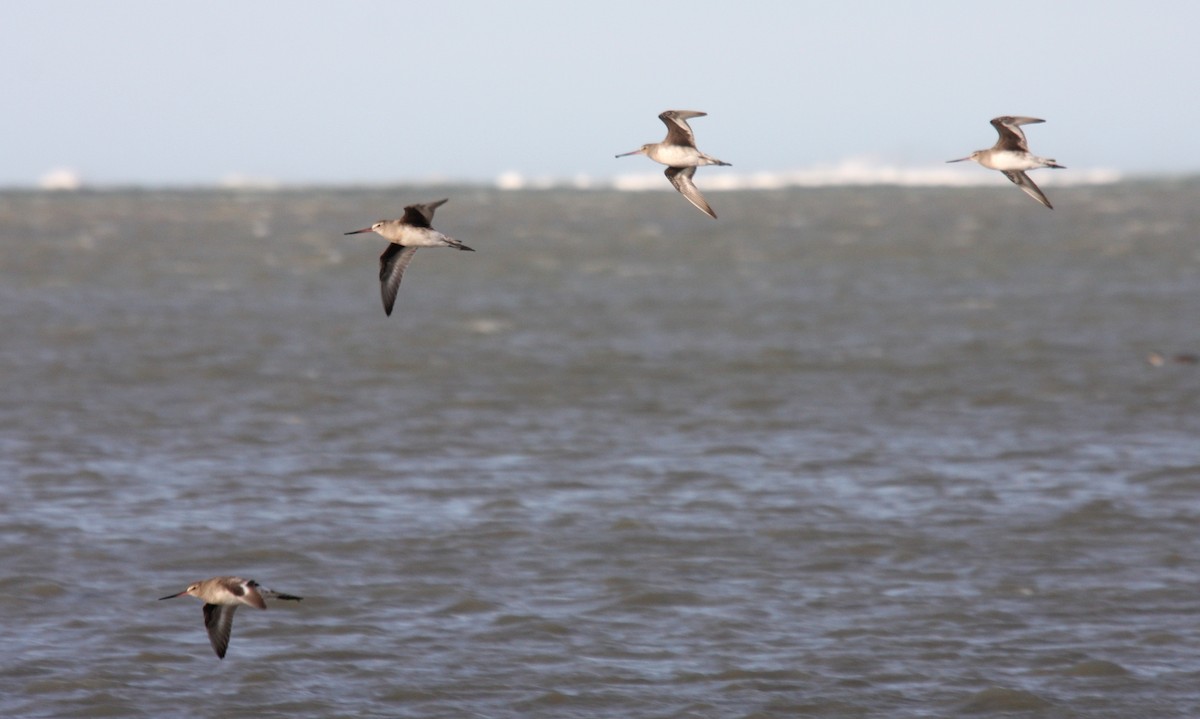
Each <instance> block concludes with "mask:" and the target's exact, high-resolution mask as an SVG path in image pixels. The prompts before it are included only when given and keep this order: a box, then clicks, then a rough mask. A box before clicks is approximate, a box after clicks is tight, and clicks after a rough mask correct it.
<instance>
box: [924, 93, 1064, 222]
mask: <svg viewBox="0 0 1200 719" xmlns="http://www.w3.org/2000/svg"><path fill="white" fill-rule="evenodd" d="M1039 122H1045V120H1039V119H1037V118H1036V117H1013V116H1012V115H1004V116H1002V117H997V118H995V119H993V120H992V125H993V126H994V127H995V128H996V132H998V133H1000V139H999V140H996V144H995V145H992V146H991V147H989V148H988V149H986V150H976V151H975V152H972V153H971V154H970V155H968V156H967V157H960V158H958V159H957V160H947V162H962V161H964V160H974V161H975V162H978V163H979V164H980V165H983V166H984V167H987V168H989V169H992V170H999V171H1001V172H1003V173H1004V176H1005V177H1007V178H1008V179H1010V180H1012V181H1013V184H1015V185H1016V186H1017V187H1019V188H1021V189H1022V190H1024V191H1025V194H1027V195H1029V196H1030V197H1032V198H1033V199H1035V200H1037V201H1038V202H1040V203H1042V204H1043V205H1045V206H1046V207H1049V208H1050V209H1051V210H1053V209H1054V205H1051V204H1050V200H1047V199H1046V196H1045V195H1044V194H1042V191H1041V190H1040V189H1039V188H1038V186H1037V185H1035V184H1033V180H1031V179H1029V176H1028V175H1026V174H1025V170H1036V169H1037V168H1039V167H1055V168H1058V169H1064V170H1065V169H1066V168H1065V167H1063V166H1062V165H1060V164H1058V163H1056V162H1055V161H1054V160H1051V159H1049V158H1045V157H1038V156H1037V155H1035V154H1033V153H1032V152H1030V151H1029V143H1028V142H1026V141H1025V132H1024V131H1023V130H1022V129H1021V125H1033V124H1035V123H1039Z"/></svg>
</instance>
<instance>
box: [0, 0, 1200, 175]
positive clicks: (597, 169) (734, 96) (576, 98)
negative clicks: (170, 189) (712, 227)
mask: <svg viewBox="0 0 1200 719" xmlns="http://www.w3.org/2000/svg"><path fill="white" fill-rule="evenodd" d="M1197 28H1200V3H1198V2H1194V0H1176V1H1174V2H1168V1H1166V0H1163V1H1156V0H1143V1H1137V2H1108V1H1105V0H1090V1H1076V0H1058V1H1045V0H1039V1H1036V2H1027V1H1025V0H1007V1H1006V2H1005V3H1003V4H1001V3H997V2H990V3H984V2H975V1H972V0H908V1H907V2H897V1H896V0H840V1H839V2H828V0H822V1H820V2H812V1H809V0H788V1H787V2H785V1H784V0H764V1H759V0H740V1H737V2H734V1H730V0H724V1H719V2H718V1H711V2H710V1H708V0H691V1H690V2H676V1H674V0H668V1H664V2H655V1H654V0H602V1H601V2H570V1H567V0H550V1H544V2H543V1H540V0H536V1H535V0H506V1H504V2H498V1H494V0H461V1H456V0H442V1H440V2H428V0H426V1H424V2H403V1H397V2H385V1H382V0H360V1H346V2H313V1H308V0H289V1H287V2H283V1H272V0H263V1H258V2H256V1H254V0H236V1H231V0H209V1H206V2H161V1H160V0H108V1H106V2H93V1H91V0H76V1H68V0H40V1H39V2H15V1H11V0H10V1H8V2H4V3H3V13H2V14H0V92H3V95H2V97H3V109H4V111H3V112H0V150H2V152H0V187H14V186H16V187H23V186H36V185H37V184H38V183H39V182H41V181H42V180H43V179H44V178H45V177H46V176H47V174H48V173H52V172H53V171H56V170H60V171H67V172H69V173H73V174H74V175H76V176H78V177H81V178H82V179H83V180H84V181H85V182H87V183H88V184H95V185H142V186H163V185H165V186H177V185H183V186H190V185H211V184H218V183H229V182H232V181H237V180H239V178H240V179H241V180H248V181H262V182H279V183H284V184H333V185H340V184H388V183H407V182H428V181H439V182H459V181H468V182H485V183H488V182H494V181H496V180H497V178H501V177H510V178H511V177H522V178H555V179H565V180H571V179H575V180H577V181H582V179H583V178H587V179H590V180H592V181H598V182H602V181H608V180H611V179H612V178H614V177H617V176H620V175H627V174H638V173H653V174H656V175H657V174H659V173H660V172H661V169H662V168H661V167H659V166H656V165H654V164H653V163H651V162H650V161H649V160H647V159H646V158H644V157H640V156H633V157H625V158H621V159H616V158H614V155H615V154H617V153H619V152H627V151H629V150H633V149H636V148H637V147H639V146H640V145H642V144H643V143H647V142H657V141H659V140H661V139H662V138H663V136H664V134H665V128H664V127H663V125H662V123H661V122H659V120H658V119H657V117H656V116H657V115H658V113H659V112H661V111H663V110H666V109H694V110H702V111H705V112H707V113H708V116H707V117H704V118H699V119H696V120H693V121H692V128H693V129H694V131H695V133H696V137H697V144H698V145H699V147H700V149H701V150H704V151H706V152H708V153H709V154H712V155H714V156H716V157H719V158H721V159H723V160H725V161H727V162H730V163H732V164H733V167H732V168H728V170H729V171H732V172H742V173H756V172H757V173H786V172H792V171H796V170H802V169H805V168H814V167H830V166H834V167H837V166H842V165H844V164H845V163H858V164H860V165H861V164H863V163H866V164H868V165H872V166H873V165H881V166H891V167H934V166H940V167H943V168H944V167H947V166H944V165H943V164H942V163H944V161H945V160H948V159H953V158H957V157H962V156H964V155H967V154H969V153H970V152H971V151H972V150H976V149H981V148H985V147H989V146H991V144H992V143H993V142H994V141H995V139H996V136H995V132H994V131H993V129H992V127H991V126H990V125H989V124H988V121H989V120H990V119H991V118H992V117H995V116H997V115H1006V114H1011V115H1031V116H1035V117H1040V118H1044V119H1045V120H1046V123H1045V124H1041V125H1035V126H1030V127H1026V134H1027V136H1028V137H1029V143H1030V147H1031V149H1032V150H1033V151H1034V152H1035V153H1037V154H1040V155H1043V156H1047V157H1052V158H1055V159H1057V160H1058V161H1059V162H1060V163H1062V164H1064V165H1066V166H1067V167H1069V168H1072V169H1076V170H1077V171H1079V172H1081V173H1086V172H1088V171H1092V170H1114V171H1117V172H1119V173H1121V174H1122V175H1151V174H1171V175H1178V174H1196V173H1200V140H1198V139H1197V136H1198V135H1197V128H1200V93H1198V92H1197V91H1196V88H1197V85H1198V83H1200V42H1197V40H1196V30H1197ZM948 167H950V168H956V171H960V172H976V173H984V172H985V171H984V170H982V169H980V168H978V167H973V166H969V165H949V166H948ZM726 170H727V168H720V170H715V169H714V170H706V171H705V172H706V173H709V172H719V171H726ZM1056 172H1057V171H1056ZM1047 174H1049V173H1048V172H1047V173H1043V175H1047ZM659 179H660V180H661V177H660V178H659ZM1039 181H1040V177H1039Z"/></svg>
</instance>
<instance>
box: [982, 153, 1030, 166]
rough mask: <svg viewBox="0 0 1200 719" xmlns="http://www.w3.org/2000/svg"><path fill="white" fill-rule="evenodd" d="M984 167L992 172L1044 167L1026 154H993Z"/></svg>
mask: <svg viewBox="0 0 1200 719" xmlns="http://www.w3.org/2000/svg"><path fill="white" fill-rule="evenodd" d="M980 164H981V165H986V166H987V167H990V168H992V169H993V170H1032V169H1034V168H1037V167H1044V166H1045V165H1044V164H1043V163H1041V162H1039V161H1038V158H1036V157H1034V156H1032V155H1030V154H1029V153H1027V152H1009V151H1004V152H993V153H992V154H991V155H990V156H989V157H988V158H987V162H986V163H980Z"/></svg>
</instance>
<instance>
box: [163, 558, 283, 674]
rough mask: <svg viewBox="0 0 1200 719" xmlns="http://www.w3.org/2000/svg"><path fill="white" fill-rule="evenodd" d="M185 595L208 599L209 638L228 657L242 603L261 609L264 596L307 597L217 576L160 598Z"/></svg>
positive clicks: (220, 656)
mask: <svg viewBox="0 0 1200 719" xmlns="http://www.w3.org/2000/svg"><path fill="white" fill-rule="evenodd" d="M185 594H188V595H191V596H193V597H196V598H198V599H200V600H202V601H203V602H204V628H205V629H207V630H208V641H209V642H210V643H211V644H212V648H213V651H215V652H216V653H217V658H218V659H224V658H225V650H226V649H227V648H228V647H229V633H230V632H231V631H233V613H234V611H236V610H237V608H238V607H239V606H241V605H242V604H249V605H250V606H252V607H255V608H258V609H266V608H267V603H266V602H264V601H263V596H264V595H265V596H268V597H272V598H275V599H290V600H292V601H296V602H298V601H300V600H301V599H303V597H297V596H295V595H292V594H282V593H280V592H276V591H272V590H270V589H267V588H266V587H263V586H259V584H258V582H256V581H254V580H253V579H242V578H241V577H213V578H212V579H205V580H204V581H202V582H196V583H195V584H190V585H188V588H187V589H185V590H183V591H182V592H179V593H178V594H168V595H167V596H165V597H159V600H160V601H161V600H163V599H174V598H175V597H182V596H183V595H185Z"/></svg>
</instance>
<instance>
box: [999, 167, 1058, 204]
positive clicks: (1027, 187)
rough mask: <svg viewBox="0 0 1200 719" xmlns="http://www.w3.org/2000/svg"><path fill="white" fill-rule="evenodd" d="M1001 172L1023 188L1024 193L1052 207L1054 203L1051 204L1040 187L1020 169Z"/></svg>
mask: <svg viewBox="0 0 1200 719" xmlns="http://www.w3.org/2000/svg"><path fill="white" fill-rule="evenodd" d="M1001 172H1003V173H1004V176H1005V177H1007V178H1008V179H1010V180H1012V181H1013V184H1014V185H1016V186H1017V187H1019V188H1021V189H1022V190H1024V191H1025V194H1027V195H1029V196H1030V197H1032V198H1033V199H1035V200H1037V201H1038V202H1040V203H1042V204H1043V205H1045V206H1046V207H1049V208H1050V209H1051V210H1053V209H1054V205H1051V204H1050V200H1047V199H1046V195H1044V194H1043V193H1042V191H1041V189H1040V188H1039V187H1038V186H1037V185H1035V184H1033V180H1031V179H1029V175H1026V174H1025V173H1024V172H1021V171H1020V170H1001Z"/></svg>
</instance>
